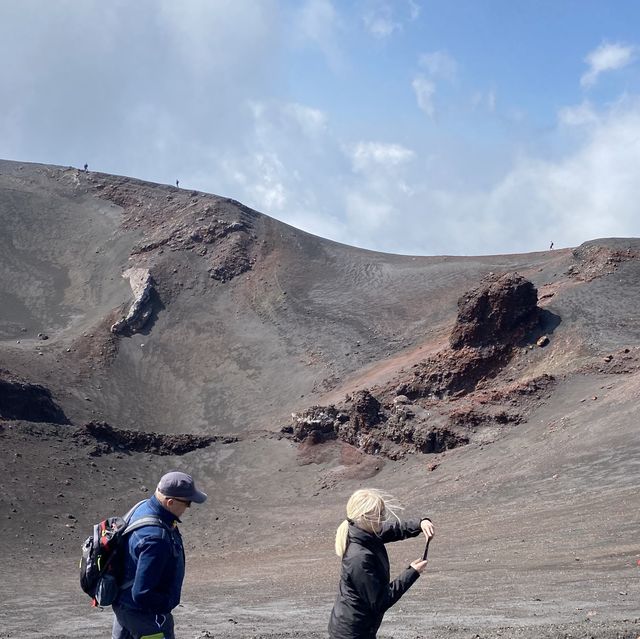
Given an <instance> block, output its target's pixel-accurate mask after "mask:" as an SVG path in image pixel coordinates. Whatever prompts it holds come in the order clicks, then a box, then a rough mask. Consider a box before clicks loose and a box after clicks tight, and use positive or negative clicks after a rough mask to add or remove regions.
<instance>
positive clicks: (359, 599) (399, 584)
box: [329, 519, 421, 639]
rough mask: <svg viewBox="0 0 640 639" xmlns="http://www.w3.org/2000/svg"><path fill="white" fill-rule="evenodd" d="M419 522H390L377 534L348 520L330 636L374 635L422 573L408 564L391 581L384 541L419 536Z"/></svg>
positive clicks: (360, 638) (362, 638) (369, 638)
mask: <svg viewBox="0 0 640 639" xmlns="http://www.w3.org/2000/svg"><path fill="white" fill-rule="evenodd" d="M420 522H421V520H420V519H416V520H411V521H406V522H403V523H399V522H395V523H387V524H384V525H383V527H382V530H381V532H380V533H379V534H378V535H374V534H372V533H369V532H365V531H364V530H361V529H360V528H358V527H357V526H354V525H353V524H349V537H348V543H347V550H346V552H345V554H344V557H343V558H342V570H341V574H340V586H339V590H338V596H337V598H336V602H335V604H334V606H333V610H332V611H331V619H330V621H329V636H330V637H331V639H374V638H375V636H376V632H377V631H378V628H379V627H380V624H381V623H382V617H383V615H384V613H385V612H386V611H387V609H388V608H390V607H391V606H393V604H395V603H396V601H398V599H400V597H402V595H403V594H404V593H405V592H406V591H407V590H408V589H409V588H410V587H411V585H412V584H413V583H414V582H415V581H416V579H418V577H419V576H420V575H419V573H418V572H417V571H416V570H414V569H413V568H411V566H409V567H408V568H407V569H406V570H404V571H403V572H402V573H401V574H400V575H399V576H398V577H397V579H394V580H393V581H392V582H391V583H389V579H390V574H389V556H388V555H387V551H386V549H385V547H384V544H385V543H388V542H390V541H400V540H401V539H407V538H409V537H416V536H417V535H419V534H420V532H421V528H420Z"/></svg>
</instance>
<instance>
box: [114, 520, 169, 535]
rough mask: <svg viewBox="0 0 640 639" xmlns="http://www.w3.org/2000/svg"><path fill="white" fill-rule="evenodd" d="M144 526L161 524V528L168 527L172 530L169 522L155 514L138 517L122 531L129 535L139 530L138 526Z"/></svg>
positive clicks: (123, 533)
mask: <svg viewBox="0 0 640 639" xmlns="http://www.w3.org/2000/svg"><path fill="white" fill-rule="evenodd" d="M143 526H160V527H161V528H166V529H167V530H169V531H170V530H171V529H170V528H169V526H167V524H165V523H164V522H163V521H162V519H160V517H156V516H155V515H147V516H146V517H140V519H136V520H135V521H134V522H132V523H127V527H126V528H125V529H124V530H123V531H122V536H123V537H124V536H125V535H128V534H129V533H132V532H133V531H134V530H138V528H142V527H143Z"/></svg>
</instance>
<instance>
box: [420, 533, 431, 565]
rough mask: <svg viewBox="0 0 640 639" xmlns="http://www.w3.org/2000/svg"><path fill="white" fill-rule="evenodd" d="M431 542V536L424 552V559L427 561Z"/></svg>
mask: <svg viewBox="0 0 640 639" xmlns="http://www.w3.org/2000/svg"><path fill="white" fill-rule="evenodd" d="M430 542H431V537H429V539H427V545H426V546H425V547H424V553H423V554H422V561H426V559H427V555H428V554H429V543H430Z"/></svg>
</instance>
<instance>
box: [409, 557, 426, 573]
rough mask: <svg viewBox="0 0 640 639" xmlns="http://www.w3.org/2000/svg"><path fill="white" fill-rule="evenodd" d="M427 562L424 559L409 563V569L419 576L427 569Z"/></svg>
mask: <svg viewBox="0 0 640 639" xmlns="http://www.w3.org/2000/svg"><path fill="white" fill-rule="evenodd" d="M427 563H428V561H427V560H426V559H416V560H415V561H412V562H411V567H412V568H413V569H414V570H415V571H416V572H417V573H418V574H421V573H422V571H423V570H424V569H425V568H426V567H427Z"/></svg>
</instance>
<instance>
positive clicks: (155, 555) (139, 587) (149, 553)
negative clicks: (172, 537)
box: [131, 537, 171, 613]
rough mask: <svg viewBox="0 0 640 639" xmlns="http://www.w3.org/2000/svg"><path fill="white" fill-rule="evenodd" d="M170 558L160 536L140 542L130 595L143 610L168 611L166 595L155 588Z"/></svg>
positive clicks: (169, 553) (165, 544) (164, 542)
mask: <svg viewBox="0 0 640 639" xmlns="http://www.w3.org/2000/svg"><path fill="white" fill-rule="evenodd" d="M170 558H171V552H170V551H169V549H168V548H167V543H166V541H165V540H164V539H163V538H162V537H149V538H146V539H145V540H144V541H142V542H141V545H140V546H139V550H138V564H137V568H136V576H135V579H134V581H133V586H132V588H131V597H132V598H133V601H134V602H135V603H136V604H137V605H138V606H140V608H142V609H143V610H149V611H152V612H157V613H166V612H169V597H168V595H167V594H165V593H160V592H157V590H156V588H157V586H158V584H159V583H160V580H161V579H162V575H163V573H164V569H165V566H166V564H167V561H168V560H169V559H170Z"/></svg>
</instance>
